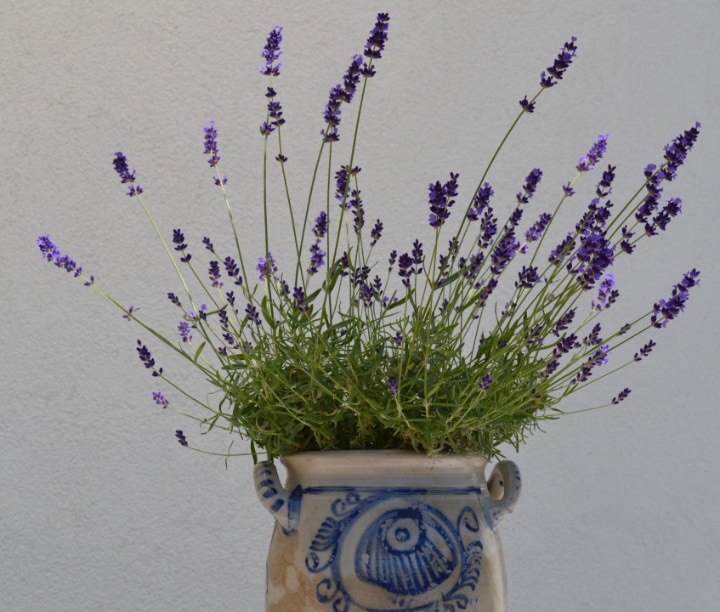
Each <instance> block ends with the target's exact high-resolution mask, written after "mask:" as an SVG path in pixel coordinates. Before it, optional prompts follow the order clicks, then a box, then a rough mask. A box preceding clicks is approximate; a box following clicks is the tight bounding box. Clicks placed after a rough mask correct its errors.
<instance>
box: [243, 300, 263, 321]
mask: <svg viewBox="0 0 720 612" xmlns="http://www.w3.org/2000/svg"><path fill="white" fill-rule="evenodd" d="M245 318H246V319H247V320H248V321H249V322H250V323H255V325H258V326H259V325H261V324H262V321H261V320H260V313H259V312H258V309H257V307H256V306H255V305H254V304H248V305H247V306H245Z"/></svg>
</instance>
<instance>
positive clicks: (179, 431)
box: [175, 429, 188, 446]
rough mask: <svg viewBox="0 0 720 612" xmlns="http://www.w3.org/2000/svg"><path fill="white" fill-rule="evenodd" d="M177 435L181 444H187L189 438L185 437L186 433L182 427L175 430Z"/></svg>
mask: <svg viewBox="0 0 720 612" xmlns="http://www.w3.org/2000/svg"><path fill="white" fill-rule="evenodd" d="M175 437H176V438H177V441H178V442H179V443H180V446H187V445H188V443H187V440H186V439H185V434H184V433H183V431H182V429H176V430H175Z"/></svg>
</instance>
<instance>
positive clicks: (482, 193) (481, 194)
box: [467, 183, 495, 221]
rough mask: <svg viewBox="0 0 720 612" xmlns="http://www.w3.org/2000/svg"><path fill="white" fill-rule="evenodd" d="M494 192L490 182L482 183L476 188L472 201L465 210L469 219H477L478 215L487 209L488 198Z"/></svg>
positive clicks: (488, 204)
mask: <svg viewBox="0 0 720 612" xmlns="http://www.w3.org/2000/svg"><path fill="white" fill-rule="evenodd" d="M494 194H495V192H494V191H493V189H492V187H491V186H490V183H483V185H482V186H481V187H480V189H478V190H477V193H476V194H475V197H474V198H473V203H472V206H471V207H470V209H469V210H468V212H467V218H468V219H469V220H470V221H477V220H478V219H479V218H480V215H481V214H482V213H483V212H485V211H486V210H487V209H489V206H490V198H491V197H492V196H493V195H494Z"/></svg>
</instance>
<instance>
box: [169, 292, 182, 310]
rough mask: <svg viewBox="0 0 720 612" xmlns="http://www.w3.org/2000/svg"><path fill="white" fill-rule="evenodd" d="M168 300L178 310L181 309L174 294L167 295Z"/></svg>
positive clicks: (178, 300)
mask: <svg viewBox="0 0 720 612" xmlns="http://www.w3.org/2000/svg"><path fill="white" fill-rule="evenodd" d="M167 297H168V300H170V301H171V302H172V303H173V304H175V306H177V307H178V308H182V304H180V298H179V297H178V296H177V295H175V294H174V293H168V294H167Z"/></svg>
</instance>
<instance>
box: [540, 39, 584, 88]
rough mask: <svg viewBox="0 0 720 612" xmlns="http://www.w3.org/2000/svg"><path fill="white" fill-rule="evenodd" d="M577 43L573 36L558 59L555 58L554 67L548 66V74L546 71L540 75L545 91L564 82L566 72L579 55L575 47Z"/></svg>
mask: <svg viewBox="0 0 720 612" xmlns="http://www.w3.org/2000/svg"><path fill="white" fill-rule="evenodd" d="M576 42H577V38H576V37H575V36H573V37H572V38H571V39H570V42H566V43H565V44H564V45H563V48H562V49H561V50H560V53H558V56H557V58H555V61H554V62H553V65H552V66H548V68H547V74H546V73H545V71H543V72H542V73H540V85H541V86H542V87H543V88H544V89H548V88H549V87H553V86H554V85H557V82H558V81H560V80H562V78H563V76H564V75H565V71H566V70H567V69H568V67H569V66H570V64H571V63H572V61H573V59H574V58H575V55H576V54H577V46H576V45H575V43H576Z"/></svg>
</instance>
